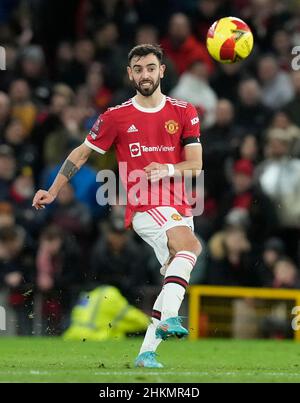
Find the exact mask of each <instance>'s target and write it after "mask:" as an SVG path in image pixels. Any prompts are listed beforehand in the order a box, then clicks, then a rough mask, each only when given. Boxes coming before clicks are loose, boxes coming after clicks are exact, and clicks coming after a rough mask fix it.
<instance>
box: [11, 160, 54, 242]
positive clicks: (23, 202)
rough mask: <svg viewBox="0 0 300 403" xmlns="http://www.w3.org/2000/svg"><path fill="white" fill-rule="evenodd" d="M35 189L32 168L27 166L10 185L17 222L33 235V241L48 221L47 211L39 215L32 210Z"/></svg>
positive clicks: (29, 234)
mask: <svg viewBox="0 0 300 403" xmlns="http://www.w3.org/2000/svg"><path fill="white" fill-rule="evenodd" d="M34 191H35V183H34V177H33V172H32V169H31V168H30V167H29V166H25V167H23V168H22V169H21V171H20V172H18V175H17V176H16V178H15V179H14V181H13V182H12V185H11V187H10V200H11V203H12V207H13V214H14V219H15V222H16V223H17V224H19V225H21V226H22V227H23V228H24V229H25V230H26V232H27V234H28V236H30V237H31V241H32V242H35V241H34V240H35V239H36V237H37V236H38V235H39V233H40V231H41V229H42V228H43V226H44V225H45V223H46V217H47V214H46V211H45V212H42V214H39V215H38V216H37V215H36V214H34V212H33V210H32V202H31V200H32V196H33V194H34Z"/></svg>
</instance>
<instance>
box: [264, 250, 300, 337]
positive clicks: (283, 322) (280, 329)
mask: <svg viewBox="0 0 300 403" xmlns="http://www.w3.org/2000/svg"><path fill="white" fill-rule="evenodd" d="M270 286H271V287H272V288H284V289H299V288H300V275H299V267H297V266H296V264H295V263H294V261H293V260H292V259H290V258H289V257H287V256H280V257H279V258H278V259H277V260H276V261H275V263H274V265H273V268H272V282H271V284H270ZM290 309H291V307H290V305H289V304H288V303H287V302H286V301H282V302H280V301H277V302H276V303H275V304H273V306H272V310H271V313H270V314H269V315H268V316H264V317H263V319H262V321H261V323H260V327H261V331H262V334H263V336H264V337H265V338H277V339H283V338H291V337H292V335H293V328H292V327H291V320H290Z"/></svg>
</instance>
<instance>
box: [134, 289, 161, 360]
mask: <svg viewBox="0 0 300 403" xmlns="http://www.w3.org/2000/svg"><path fill="white" fill-rule="evenodd" d="M162 301H163V290H161V292H160V294H159V296H158V297H157V298H156V301H155V303H154V305H153V310H152V323H150V325H149V326H148V329H147V332H146V334H145V338H144V341H143V344H142V346H141V349H140V353H139V354H142V353H144V352H145V351H156V349H157V347H158V346H159V344H160V342H161V341H162V339H157V338H156V336H155V330H156V327H157V325H158V323H159V322H160V319H161V306H162Z"/></svg>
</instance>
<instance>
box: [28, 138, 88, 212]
mask: <svg viewBox="0 0 300 403" xmlns="http://www.w3.org/2000/svg"><path fill="white" fill-rule="evenodd" d="M91 152H92V149H91V148H90V147H88V146H87V145H86V144H84V143H83V144H81V145H80V146H79V147H77V148H75V149H74V150H73V151H72V152H71V153H70V154H69V155H68V157H67V159H66V160H65V162H64V163H63V165H62V166H61V168H60V170H59V172H58V174H57V175H56V178H55V179H54V182H53V183H52V185H51V187H50V188H49V190H41V189H40V190H38V191H37V192H36V194H35V196H34V198H33V202H32V206H33V207H35V208H36V209H37V210H40V209H42V208H44V207H45V205H46V204H50V203H52V202H53V201H54V200H55V199H56V196H57V195H58V193H59V191H60V189H61V188H62V187H63V186H64V185H65V184H66V183H67V182H68V181H69V180H70V179H71V178H72V177H73V176H74V175H75V174H76V173H77V172H78V171H79V169H80V168H81V167H82V165H84V164H85V163H86V161H87V160H88V158H89V156H90V154H91Z"/></svg>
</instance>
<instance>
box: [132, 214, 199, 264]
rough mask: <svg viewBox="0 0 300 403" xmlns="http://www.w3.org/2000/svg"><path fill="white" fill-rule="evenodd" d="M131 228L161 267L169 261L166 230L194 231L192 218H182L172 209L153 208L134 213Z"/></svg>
mask: <svg viewBox="0 0 300 403" xmlns="http://www.w3.org/2000/svg"><path fill="white" fill-rule="evenodd" d="M132 226H133V229H134V230H135V232H136V233H137V234H138V235H139V236H140V237H141V238H142V239H143V240H144V241H145V242H147V243H148V244H149V245H150V246H152V248H153V249H154V252H155V254H156V257H157V259H158V260H159V262H160V264H161V265H162V266H163V265H164V264H165V263H167V261H168V260H169V257H170V256H169V248H168V237H167V230H168V229H170V228H173V227H179V226H184V227H190V229H191V230H192V231H194V221H193V217H184V216H182V215H181V214H179V213H178V211H177V210H176V209H175V208H174V207H154V208H152V209H150V210H147V211H144V212H137V213H135V215H134V217H133V220H132Z"/></svg>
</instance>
